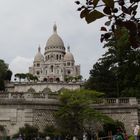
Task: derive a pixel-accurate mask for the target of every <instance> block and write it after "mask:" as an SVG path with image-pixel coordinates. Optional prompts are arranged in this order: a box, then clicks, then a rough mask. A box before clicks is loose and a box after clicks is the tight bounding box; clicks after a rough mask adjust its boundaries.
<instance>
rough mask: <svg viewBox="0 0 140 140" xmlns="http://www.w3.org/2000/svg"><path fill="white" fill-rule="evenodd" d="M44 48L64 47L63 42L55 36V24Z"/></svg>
mask: <svg viewBox="0 0 140 140" xmlns="http://www.w3.org/2000/svg"><path fill="white" fill-rule="evenodd" d="M46 47H64V43H63V40H62V39H61V37H60V36H59V35H58V34H57V26H56V24H54V26H53V34H52V35H51V36H50V38H49V39H48V41H47V44H46Z"/></svg>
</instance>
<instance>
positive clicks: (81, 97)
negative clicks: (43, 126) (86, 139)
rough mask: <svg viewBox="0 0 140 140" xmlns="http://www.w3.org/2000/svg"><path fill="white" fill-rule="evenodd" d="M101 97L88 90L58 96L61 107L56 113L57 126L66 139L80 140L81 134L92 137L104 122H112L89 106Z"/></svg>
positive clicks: (67, 91)
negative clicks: (73, 137)
mask: <svg viewBox="0 0 140 140" xmlns="http://www.w3.org/2000/svg"><path fill="white" fill-rule="evenodd" d="M101 96H103V94H102V93H99V92H96V91H89V90H75V91H69V90H64V91H62V92H61V94H60V101H61V107H60V108H59V110H58V112H57V113H56V121H57V126H58V128H59V130H60V132H61V134H63V135H64V136H66V137H69V138H70V139H71V137H72V136H76V137H77V138H79V139H82V137H83V133H85V132H86V133H88V134H89V135H93V134H94V133H96V132H98V131H100V130H101V129H102V126H103V124H104V123H106V122H111V121H113V120H112V119H111V118H109V117H107V116H106V115H103V114H101V113H99V112H98V111H96V110H95V109H94V108H93V107H92V106H91V105H92V104H94V103H96V101H97V100H99V97H101Z"/></svg>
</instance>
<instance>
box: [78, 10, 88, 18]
mask: <svg viewBox="0 0 140 140" xmlns="http://www.w3.org/2000/svg"><path fill="white" fill-rule="evenodd" d="M88 13H89V10H88V9H87V8H85V9H84V10H82V12H81V13H80V17H81V18H84V17H86V15H87V14H88Z"/></svg>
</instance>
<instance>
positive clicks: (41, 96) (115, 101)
mask: <svg viewBox="0 0 140 140" xmlns="http://www.w3.org/2000/svg"><path fill="white" fill-rule="evenodd" d="M0 99H16V100H18V99H24V100H42V101H43V100H48V99H58V95H57V94H54V93H50V94H47V93H18V92H16V93H4V92H2V93H0ZM93 104H97V105H108V104H109V105H122V104H129V105H136V104H140V99H136V98H132V97H130V98H127V97H126V98H99V99H96V100H95V101H94V103H93Z"/></svg>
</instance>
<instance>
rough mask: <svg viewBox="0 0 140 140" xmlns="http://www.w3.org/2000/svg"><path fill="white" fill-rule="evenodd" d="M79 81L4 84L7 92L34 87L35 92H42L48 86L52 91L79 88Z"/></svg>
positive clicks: (25, 90) (22, 90)
mask: <svg viewBox="0 0 140 140" xmlns="http://www.w3.org/2000/svg"><path fill="white" fill-rule="evenodd" d="M80 86H81V83H64V82H63V83H61V82H60V83H48V82H21V83H20V82H13V83H7V84H6V90H7V92H12V93H15V92H22V93H23V92H28V90H29V89H31V88H32V89H34V90H35V92H42V91H43V90H44V89H45V88H49V89H50V90H51V91H52V92H56V91H59V90H61V89H62V88H65V89H71V90H75V89H80Z"/></svg>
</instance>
